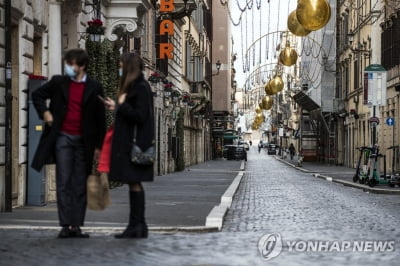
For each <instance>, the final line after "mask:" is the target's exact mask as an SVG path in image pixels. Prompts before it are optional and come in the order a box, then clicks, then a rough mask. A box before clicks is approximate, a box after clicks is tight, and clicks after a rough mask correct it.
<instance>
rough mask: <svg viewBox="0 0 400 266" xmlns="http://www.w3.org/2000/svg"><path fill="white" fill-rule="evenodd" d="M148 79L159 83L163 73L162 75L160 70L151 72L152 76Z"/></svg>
mask: <svg viewBox="0 0 400 266" xmlns="http://www.w3.org/2000/svg"><path fill="white" fill-rule="evenodd" d="M148 80H149V81H150V82H151V83H158V82H159V81H160V80H161V75H160V73H159V72H157V71H156V72H153V73H151V75H150V77H149V78H148Z"/></svg>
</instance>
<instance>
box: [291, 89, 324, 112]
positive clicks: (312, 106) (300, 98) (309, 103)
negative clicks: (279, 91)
mask: <svg viewBox="0 0 400 266" xmlns="http://www.w3.org/2000/svg"><path fill="white" fill-rule="evenodd" d="M293 99H294V100H295V102H296V103H297V104H298V105H300V106H301V107H302V108H304V109H306V110H307V111H309V112H311V111H313V110H316V109H318V108H320V106H319V105H318V104H317V103H316V102H314V101H313V99H311V98H310V96H308V95H307V94H305V93H304V92H302V91H299V92H298V93H296V95H294V96H293Z"/></svg>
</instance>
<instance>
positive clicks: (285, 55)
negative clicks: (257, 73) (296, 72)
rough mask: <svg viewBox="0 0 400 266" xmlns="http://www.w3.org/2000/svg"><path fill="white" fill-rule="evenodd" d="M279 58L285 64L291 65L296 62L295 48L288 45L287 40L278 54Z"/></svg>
mask: <svg viewBox="0 0 400 266" xmlns="http://www.w3.org/2000/svg"><path fill="white" fill-rule="evenodd" d="M279 60H280V61H281V63H282V64H284V65H285V66H292V65H294V64H296V61H297V52H296V50H295V49H293V48H291V47H290V44H289V42H287V43H286V47H285V49H283V50H282V51H281V52H280V54H279Z"/></svg>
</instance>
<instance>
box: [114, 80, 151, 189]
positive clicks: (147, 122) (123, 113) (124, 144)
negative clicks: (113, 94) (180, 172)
mask: <svg viewBox="0 0 400 266" xmlns="http://www.w3.org/2000/svg"><path fill="white" fill-rule="evenodd" d="M135 125H136V126H137V136H136V139H137V140H136V144H137V145H138V146H139V147H140V148H141V149H142V150H143V151H144V150H146V149H147V148H149V147H150V146H151V145H153V144H154V115H153V93H152V91H151V88H150V85H149V83H148V82H147V81H146V80H145V79H144V78H143V75H141V76H140V77H139V78H138V79H137V80H136V81H135V82H134V83H132V85H131V86H130V87H129V89H128V93H127V96H126V99H125V102H124V103H122V104H121V105H117V107H116V113H115V123H114V135H113V140H112V146H111V165H110V173H109V178H110V180H113V181H120V182H123V183H134V182H142V181H153V177H154V172H153V166H135V165H133V164H132V163H131V155H130V154H131V149H132V142H133V129H134V126H135Z"/></svg>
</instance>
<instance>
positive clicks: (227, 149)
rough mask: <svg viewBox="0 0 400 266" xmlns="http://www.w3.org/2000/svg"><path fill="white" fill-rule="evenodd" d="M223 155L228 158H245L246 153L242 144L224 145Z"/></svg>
mask: <svg viewBox="0 0 400 266" xmlns="http://www.w3.org/2000/svg"><path fill="white" fill-rule="evenodd" d="M223 156H224V158H226V159H228V160H247V153H246V149H245V147H244V145H225V146H224V148H223Z"/></svg>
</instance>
